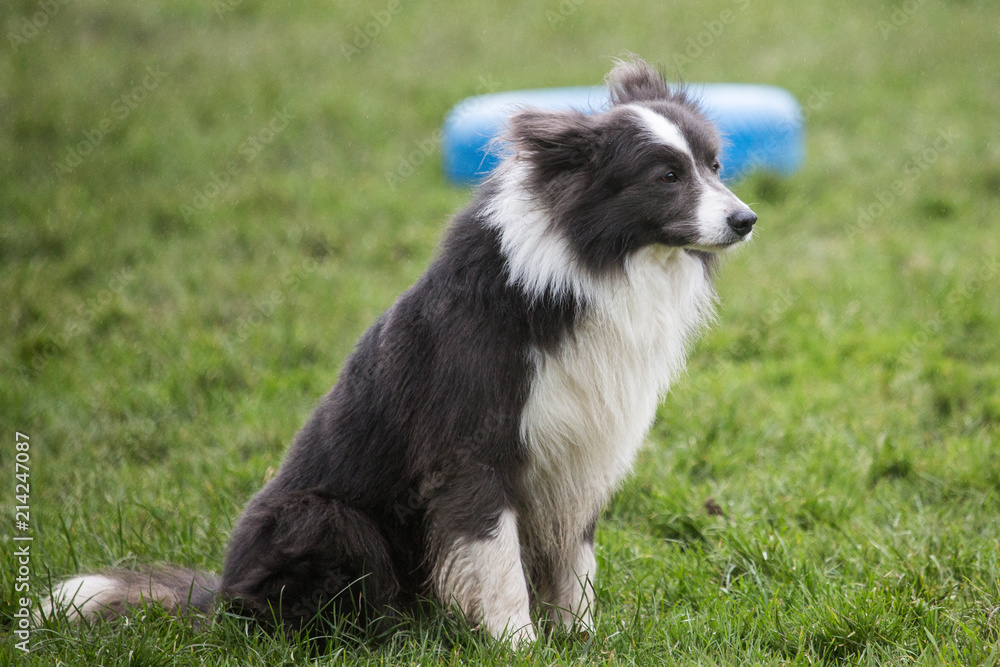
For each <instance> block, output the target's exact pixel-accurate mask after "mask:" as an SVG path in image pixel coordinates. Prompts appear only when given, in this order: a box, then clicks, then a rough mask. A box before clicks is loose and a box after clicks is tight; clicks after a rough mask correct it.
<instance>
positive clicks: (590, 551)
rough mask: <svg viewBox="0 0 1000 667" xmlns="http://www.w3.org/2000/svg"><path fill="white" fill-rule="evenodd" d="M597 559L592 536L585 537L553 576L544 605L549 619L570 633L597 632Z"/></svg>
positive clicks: (563, 559)
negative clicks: (595, 620)
mask: <svg viewBox="0 0 1000 667" xmlns="http://www.w3.org/2000/svg"><path fill="white" fill-rule="evenodd" d="M596 573H597V560H596V559H595V558H594V540H593V533H591V534H590V536H589V538H588V537H585V538H584V539H583V540H582V541H581V542H580V543H579V544H578V545H577V547H576V550H575V551H574V552H572V553H570V554H565V555H564V556H563V558H562V559H560V561H559V564H558V565H556V566H555V568H554V571H553V572H552V579H551V581H550V582H549V585H548V588H547V591H546V595H545V596H544V599H543V603H544V604H545V605H546V606H547V607H548V610H549V618H551V619H552V620H553V621H555V622H557V623H559V624H560V625H562V626H563V627H564V628H566V629H567V630H569V629H573V628H575V629H576V630H579V631H582V632H591V631H593V629H594V576H595V575H596Z"/></svg>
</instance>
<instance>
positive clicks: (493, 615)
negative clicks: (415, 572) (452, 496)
mask: <svg viewBox="0 0 1000 667" xmlns="http://www.w3.org/2000/svg"><path fill="white" fill-rule="evenodd" d="M434 584H435V588H436V589H437V595H438V599H439V600H440V601H441V602H442V603H443V604H445V605H450V604H457V605H458V607H459V608H460V609H461V610H462V612H463V613H464V614H465V616H466V617H467V618H468V619H469V620H470V621H472V622H474V623H476V622H478V623H481V624H482V625H483V626H484V627H485V628H486V630H487V631H488V632H489V633H490V634H491V635H492V636H493V637H495V638H497V639H507V640H509V641H510V642H511V644H512V645H514V646H517V645H519V644H521V643H523V642H529V641H533V640H534V639H535V629H534V627H533V626H532V625H531V617H530V615H529V609H528V605H529V602H528V586H527V582H526V581H525V577H524V569H523V567H522V565H521V547H520V542H519V540H518V532H517V514H516V512H514V510H512V509H504V510H502V511H501V512H500V515H499V517H498V518H497V519H496V521H495V524H494V525H493V526H492V527H490V528H489V530H487V531H485V533H484V534H480V535H458V536H457V537H455V538H454V539H453V540H451V541H450V544H448V545H447V546H445V547H444V548H443V549H442V553H441V554H440V556H439V558H438V565H437V567H436V568H435V573H434Z"/></svg>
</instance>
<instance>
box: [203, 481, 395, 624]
mask: <svg viewBox="0 0 1000 667" xmlns="http://www.w3.org/2000/svg"><path fill="white" fill-rule="evenodd" d="M398 592H399V583H398V580H397V578H396V574H395V570H394V567H393V564H392V560H391V558H390V555H389V549H388V546H387V544H386V542H385V538H384V537H383V535H382V533H381V532H380V531H379V529H378V527H377V526H376V525H375V523H374V522H373V521H372V520H371V519H370V518H369V517H368V516H367V515H365V514H363V513H362V512H360V511H358V510H356V509H354V508H352V507H350V506H348V505H346V504H344V503H343V502H341V501H340V500H338V499H336V498H334V497H332V496H330V495H328V494H324V493H322V492H318V491H292V492H278V493H267V492H266V491H265V492H263V493H261V494H260V495H259V496H258V497H257V498H255V499H254V500H252V501H251V502H250V504H249V505H248V506H247V509H246V510H245V511H244V513H243V515H242V516H241V517H240V520H239V522H238V523H237V525H236V528H235V530H234V531H233V536H232V538H231V539H230V543H229V550H228V553H227V554H226V566H225V570H224V572H223V575H222V595H223V597H224V598H225V599H226V600H227V601H228V602H229V603H230V604H231V606H232V608H233V609H234V610H235V611H237V612H238V613H243V614H247V615H250V616H253V617H254V618H256V619H257V620H258V621H259V622H260V623H261V624H262V625H264V626H265V627H272V626H273V624H275V623H278V622H280V623H282V624H284V626H285V629H287V630H296V629H299V628H302V627H305V626H306V625H308V624H309V623H310V622H311V621H313V620H315V619H316V617H317V615H318V614H321V615H322V616H323V617H325V618H331V619H332V618H334V617H336V616H337V615H340V614H346V615H349V617H350V620H351V621H352V622H357V623H358V624H359V625H362V626H365V625H368V624H369V623H372V622H382V621H384V620H385V617H386V615H387V614H389V613H391V611H392V607H393V605H394V603H395V601H396V598H397V595H398Z"/></svg>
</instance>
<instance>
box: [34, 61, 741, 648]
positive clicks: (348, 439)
mask: <svg viewBox="0 0 1000 667" xmlns="http://www.w3.org/2000/svg"><path fill="white" fill-rule="evenodd" d="M606 85H607V87H608V89H609V91H610V99H611V103H610V106H609V107H608V108H607V109H606V110H604V111H602V112H599V113H594V114H590V115H588V114H584V113H581V112H579V111H543V110H537V109H523V110H521V111H519V112H517V113H516V114H514V115H513V116H512V117H511V119H510V121H509V123H508V131H507V139H508V140H509V149H508V151H507V153H508V154H507V155H506V156H505V159H504V160H503V162H502V163H501V165H500V166H499V168H498V169H497V171H496V172H495V173H494V174H493V175H492V176H491V177H490V178H489V179H488V180H487V181H486V182H485V183H484V184H483V185H482V186H481V187H480V189H479V190H478V192H477V194H476V195H475V198H474V200H473V201H472V203H471V204H470V205H469V206H468V208H466V209H465V210H464V211H462V212H460V213H459V214H458V215H457V216H456V217H455V219H454V220H453V222H452V225H451V227H450V229H449V231H448V232H447V234H446V237H445V238H444V240H443V242H442V244H441V248H440V251H439V254H438V256H437V258H436V259H435V260H434V261H433V263H432V264H431V266H430V268H429V269H428V270H427V271H426V273H424V275H423V276H422V277H421V278H420V279H419V280H418V281H417V282H416V283H415V284H414V285H413V286H412V287H411V288H410V289H409V290H407V291H406V292H404V293H403V294H402V296H400V297H399V299H398V300H397V301H396V303H395V304H394V305H392V307H390V308H389V309H388V310H387V311H386V312H385V313H384V314H382V315H381V316H380V317H379V318H378V319H377V320H376V321H375V323H374V324H373V325H372V326H371V328H370V329H368V331H367V332H366V333H364V334H363V335H362V337H361V339H360V340H359V341H358V343H357V346H356V348H355V350H354V351H353V353H352V354H351V355H350V357H349V358H348V360H347V361H346V364H345V366H344V368H343V370H342V372H341V374H340V376H339V378H338V380H337V383H336V385H335V386H334V387H333V389H332V390H331V391H330V392H329V393H328V394H327V395H326V396H325V397H324V398H323V399H322V401H321V402H320V403H319V405H318V407H317V408H316V410H315V412H314V413H313V414H312V416H311V418H310V419H309V420H308V422H307V423H306V424H305V426H304V427H303V428H302V429H301V430H300V431H299V433H298V434H297V435H296V437H295V440H294V442H293V444H292V446H291V448H290V450H289V452H288V454H287V456H286V458H285V460H284V463H283V464H282V466H281V468H280V470H279V471H278V472H277V474H276V475H275V476H274V478H273V479H271V480H270V481H269V482H268V483H267V484H266V485H265V486H264V488H263V489H262V490H261V491H260V492H259V493H257V495H256V496H254V497H253V498H252V499H251V500H250V502H249V504H248V505H247V506H246V508H245V509H244V511H243V513H242V514H241V516H240V517H239V519H238V521H237V522H236V525H235V527H234V529H233V533H232V536H231V539H230V542H229V545H228V550H227V555H226V560H225V566H224V569H223V573H222V576H221V579H220V578H216V577H214V576H212V575H208V574H204V573H198V572H193V571H190V570H183V569H176V568H166V569H160V570H151V571H148V572H142V573H140V572H120V571H110V572H106V573H104V574H100V575H86V576H83V577H77V578H74V579H70V580H69V581H65V582H63V583H62V584H60V585H59V586H57V587H56V589H55V590H54V591H53V594H52V595H51V597H50V598H49V600H48V601H47V602H46V603H45V605H43V606H44V608H46V609H48V610H49V611H50V612H52V611H55V610H57V609H62V610H67V613H69V614H70V615H72V616H84V617H87V616H90V617H93V616H106V617H111V616H114V615H117V614H121V613H124V612H125V611H126V610H127V609H128V607H129V606H130V605H135V604H138V603H141V602H142V601H152V600H155V601H158V602H161V603H163V604H165V605H166V606H167V607H168V608H170V609H172V610H174V611H176V612H178V613H183V612H185V611H186V610H189V609H194V610H200V611H210V610H211V609H212V608H213V607H214V605H216V604H219V603H220V601H221V603H223V604H225V605H227V606H228V607H229V608H231V609H233V610H235V611H237V612H238V613H240V614H243V615H246V616H249V617H252V618H253V619H255V620H256V621H258V622H259V623H261V624H262V625H264V626H266V627H268V628H279V627H282V628H286V629H287V628H291V629H299V628H303V627H310V625H309V624H310V623H312V622H314V621H315V620H316V619H321V618H327V619H330V618H332V619H336V618H338V617H341V616H342V615H349V617H350V618H351V619H352V622H358V623H361V624H363V625H364V624H371V623H376V622H380V621H381V620H384V619H386V618H393V617H394V614H397V613H399V612H400V611H401V610H406V609H408V608H411V607H412V606H413V605H416V604H418V602H419V601H420V600H426V599H428V598H430V599H431V600H436V601H437V602H438V603H440V605H441V606H442V607H445V608H456V607H457V609H458V610H459V611H460V612H461V613H462V614H463V615H464V616H465V617H466V618H467V619H468V620H469V621H470V622H471V623H472V624H475V625H478V626H480V627H482V628H484V629H485V630H486V631H487V632H488V633H489V634H490V635H491V636H493V637H495V638H497V639H498V640H500V641H504V642H509V643H511V644H512V645H514V646H516V645H519V644H521V643H523V642H527V641H531V640H533V639H534V638H535V637H536V633H537V630H536V626H535V625H534V624H533V621H532V609H535V610H536V617H538V618H539V619H545V618H547V619H549V620H550V621H551V622H552V623H554V624H555V625H557V626H561V627H564V628H567V629H570V630H573V629H576V630H580V631H592V629H593V625H594V598H595V595H594V578H595V576H596V574H597V572H596V570H597V567H596V561H595V558H594V530H595V526H596V523H597V520H598V516H599V515H600V512H601V509H602V507H603V506H604V505H605V503H606V502H607V501H608V499H609V498H610V496H611V494H612V493H614V492H615V490H616V488H617V487H618V485H619V484H620V483H621V481H622V480H623V478H625V477H626V475H628V473H629V472H630V469H631V467H632V465H633V462H634V460H635V457H636V452H637V450H638V449H639V447H640V445H641V444H642V443H643V440H644V438H645V435H646V433H647V431H648V430H649V427H650V425H651V424H652V421H653V418H654V414H655V412H656V407H657V404H658V402H659V401H660V400H661V399H662V397H663V396H664V394H665V392H666V391H667V389H668V387H669V386H670V384H671V382H672V381H673V380H674V379H675V378H676V377H677V376H678V374H679V373H680V372H681V370H682V369H683V367H684V363H685V356H686V351H687V349H688V346H689V344H690V343H691V341H692V340H693V339H694V337H696V336H697V335H698V333H699V332H700V331H701V330H702V329H703V328H704V326H705V325H706V324H707V323H708V322H709V321H710V320H711V319H712V318H713V313H714V306H715V299H716V297H715V292H714V290H713V286H712V278H713V275H714V273H715V269H716V264H717V257H718V256H719V254H720V253H722V252H724V251H726V250H728V249H730V248H733V247H735V246H738V245H740V244H743V243H745V242H746V241H747V240H748V239H749V238H750V237H751V236H752V230H753V226H754V223H755V222H756V220H757V216H756V215H755V214H754V213H753V211H751V209H750V208H749V207H748V206H747V205H746V204H744V203H743V202H742V201H740V200H739V199H738V198H737V197H736V196H735V195H734V194H733V193H732V192H730V190H729V189H727V188H726V186H725V185H724V184H723V183H722V181H721V180H720V169H721V165H720V163H719V152H720V138H719V135H718V133H717V131H716V129H715V128H714V126H713V125H712V123H711V122H710V121H709V120H708V119H707V118H706V116H705V114H704V113H703V111H702V110H701V109H700V108H699V106H698V104H697V102H696V101H695V100H694V99H693V98H692V96H691V95H690V93H689V92H687V91H686V90H685V89H683V88H682V87H671V86H670V85H669V84H668V83H667V81H666V80H665V79H664V77H663V76H662V75H661V74H659V73H658V72H657V70H656V69H654V68H653V67H651V66H650V65H648V64H647V63H645V62H643V61H642V60H640V59H638V58H632V59H630V60H627V61H618V62H617V63H616V65H615V66H614V68H613V69H612V71H611V72H610V74H609V75H608V77H607V79H606Z"/></svg>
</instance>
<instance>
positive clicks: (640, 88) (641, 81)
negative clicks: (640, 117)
mask: <svg viewBox="0 0 1000 667" xmlns="http://www.w3.org/2000/svg"><path fill="white" fill-rule="evenodd" d="M604 84H605V85H606V86H607V88H608V92H609V93H611V103H612V104H628V103H629V102H639V101H643V100H669V99H671V98H672V97H673V96H674V93H673V91H671V89H670V86H669V85H668V84H667V81H666V79H664V78H663V75H662V74H660V73H659V72H657V71H656V70H655V69H654V68H653V67H652V66H651V65H650V64H649V63H647V62H646V61H645V60H642V59H641V58H638V57H636V56H632V57H631V58H630V59H629V60H619V61H618V62H617V64H616V65H615V67H614V69H612V70H611V72H609V73H608V76H607V77H606V78H605V80H604Z"/></svg>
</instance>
